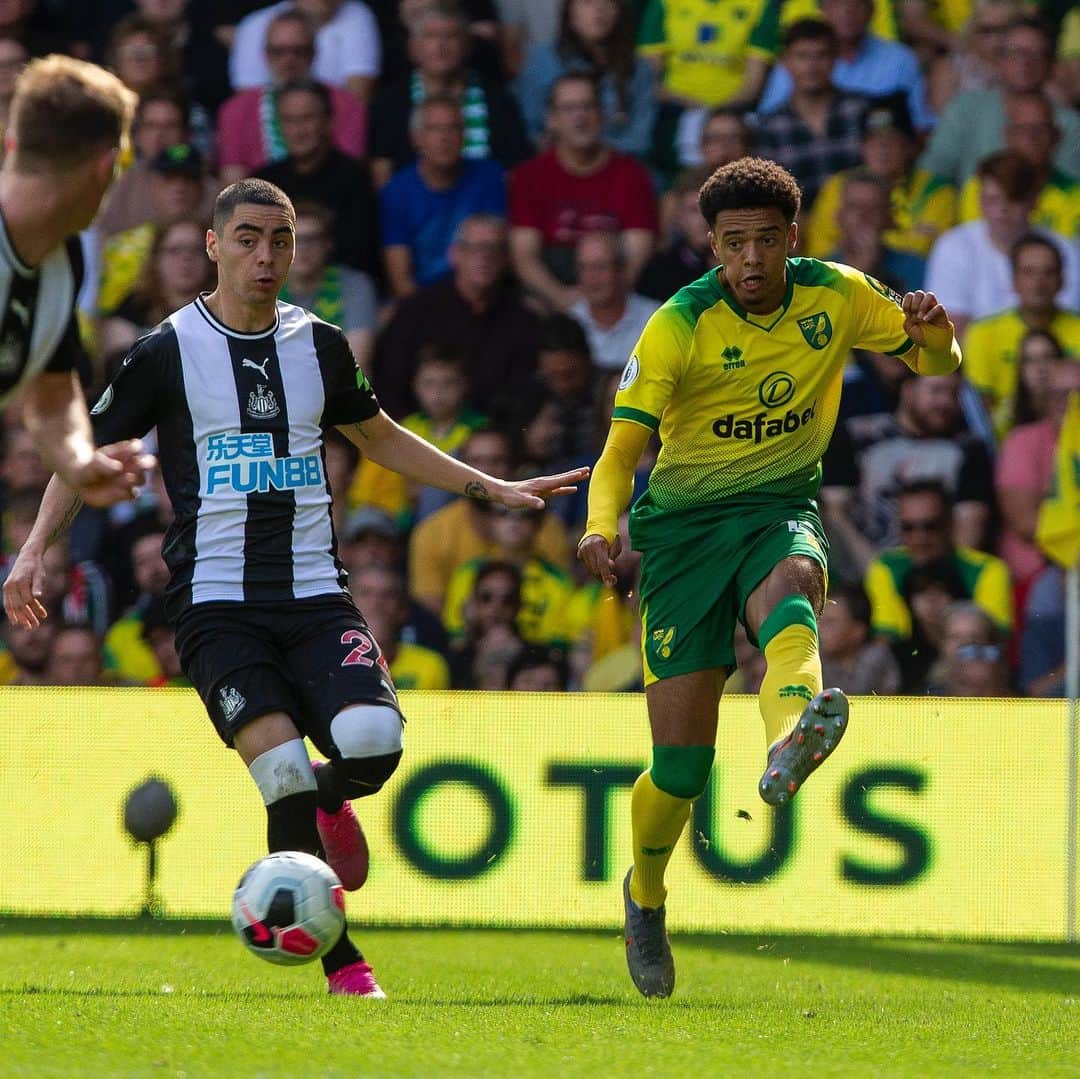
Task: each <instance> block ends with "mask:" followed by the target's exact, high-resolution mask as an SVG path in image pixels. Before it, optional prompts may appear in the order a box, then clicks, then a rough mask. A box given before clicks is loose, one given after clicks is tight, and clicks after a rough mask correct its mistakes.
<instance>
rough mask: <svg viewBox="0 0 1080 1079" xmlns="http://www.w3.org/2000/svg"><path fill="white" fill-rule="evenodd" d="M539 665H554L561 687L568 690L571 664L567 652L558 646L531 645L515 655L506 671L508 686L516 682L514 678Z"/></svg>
mask: <svg viewBox="0 0 1080 1079" xmlns="http://www.w3.org/2000/svg"><path fill="white" fill-rule="evenodd" d="M539 667H554V668H555V671H556V673H557V674H558V676H559V688H560V689H562V690H564V691H565V690H566V688H567V687H568V686H569V684H570V666H569V664H568V663H567V662H566V653H565V652H562V651H561V650H560V649H558V648H544V647H543V646H541V645H529V646H527V647H525V648H523V649H522V650H521V651H520V652H518V654H517V655H516V656H515V657H514V659H513V661H512V662H511V664H510V666H509V667H508V668H507V671H506V687H507V689H509V688H510V687H511V686H512V685H513V684H514V679H515V678H517V676H518V675H519V674H521V673H522V672H524V671H533V670H536V669H537V668H539Z"/></svg>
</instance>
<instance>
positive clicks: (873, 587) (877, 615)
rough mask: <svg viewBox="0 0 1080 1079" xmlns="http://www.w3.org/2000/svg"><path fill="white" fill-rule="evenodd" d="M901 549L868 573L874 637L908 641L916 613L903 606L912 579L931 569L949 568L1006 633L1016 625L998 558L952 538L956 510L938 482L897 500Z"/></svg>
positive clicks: (915, 486) (908, 490)
mask: <svg viewBox="0 0 1080 1079" xmlns="http://www.w3.org/2000/svg"><path fill="white" fill-rule="evenodd" d="M897 508H898V511H899V516H900V536H901V539H902V541H903V542H902V545H901V546H899V547H892V548H889V549H888V550H885V551H882V552H881V554H880V555H878V557H877V558H875V559H874V560H873V561H872V562H871V563H870V565H869V566H868V567H867V570H866V580H865V586H866V592H867V595H868V596H869V597H870V609H871V624H872V625H873V628H874V632H875V633H877V634H880V635H882V636H885V637H888V638H890V639H891V640H894V641H910V640H911V639H912V637H913V633H914V625H913V618H912V611H911V609H910V608H909V606H908V604H907V602H906V600H905V592H906V589H907V585H908V577H909V576H910V575H911V574H912V573H913V572H914V571H916V570H919V569H924V568H926V567H927V566H935V565H942V564H947V565H948V567H949V568H950V569H951V571H952V572H953V574H954V575H955V578H956V580H957V581H958V584H959V589H960V590H961V595H959V596H956V597H954V598H957V599H970V600H973V601H974V602H975V603H976V604H978V606H979V607H981V608H982V609H983V610H984V611H985V612H986V613H987V615H989V616H990V618H992V619H993V620H994V623H995V625H996V626H997V627H998V628H999V629H1000V630H1001V632H1002V633H1008V632H1009V631H1010V630H1011V629H1012V623H1013V600H1012V582H1011V580H1010V578H1009V571H1008V569H1007V568H1006V566H1005V563H1004V562H1002V561H1001V559H1000V558H995V557H994V556H993V555H989V554H986V553H984V552H983V551H977V550H975V549H974V548H971V547H958V546H956V545H955V544H954V543H953V538H952V506H951V504H950V502H949V497H948V495H947V494H946V492H945V488H944V487H943V486H942V485H941V484H940V483H937V482H935V481H929V480H928V481H923V482H919V483H912V484H909V485H908V486H907V487H905V488H904V489H903V490H902V491H901V493H900V494H899V496H898V498H897Z"/></svg>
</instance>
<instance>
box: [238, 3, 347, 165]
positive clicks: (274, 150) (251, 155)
mask: <svg viewBox="0 0 1080 1079" xmlns="http://www.w3.org/2000/svg"><path fill="white" fill-rule="evenodd" d="M264 51H265V53H266V63H267V65H268V66H269V68H270V76H271V78H272V80H273V82H272V84H271V86H269V87H262V86H255V87H251V88H250V89H247V90H241V91H240V93H238V94H234V95H233V96H232V97H230V98H229V100H228V101H226V102H225V104H224V105H222V106H221V112H220V113H219V114H218V131H217V142H218V155H219V160H220V164H221V183H222V186H227V185H228V184H231V183H234V182H235V181H236V180H240V179H242V178H243V177H245V176H250V175H252V173H254V172H255V171H256V170H257V169H261V168H262V167H263V166H264V165H268V164H270V163H271V162H275V161H281V160H283V159H284V158H286V157H288V155H289V150H288V147H287V146H286V145H285V139H284V137H283V136H282V134H281V122H280V119H279V117H278V108H277V96H278V90H279V89H280V88H281V87H283V86H285V85H287V84H288V83H290V82H293V81H295V80H297V79H310V78H311V77H312V75H311V65H312V64H313V63H314V62H315V30H314V28H313V27H312V25H311V23H310V22H309V21H308V19H307V18H305V17H304V16H303V15H302V14H301V13H300V12H299V11H297V10H296V9H295V8H293V9H286V10H285V11H283V12H281V13H280V14H279V15H275V16H274V18H273V19H271V20H270V24H269V25H268V26H267V28H266V42H265V45H264ZM327 91H328V93H329V94H330V103H331V111H332V124H333V132H332V133H333V141H334V146H335V147H337V149H339V150H340V151H341V152H342V153H344V154H349V155H350V156H351V157H363V156H364V153H365V152H366V150H367V112H366V109H365V106H364V103H363V102H362V101H361V100H360V99H359V98H358V97H357V96H356V95H355V94H352V93H350V92H349V91H348V90H346V89H344V88H342V87H340V86H328V87H327Z"/></svg>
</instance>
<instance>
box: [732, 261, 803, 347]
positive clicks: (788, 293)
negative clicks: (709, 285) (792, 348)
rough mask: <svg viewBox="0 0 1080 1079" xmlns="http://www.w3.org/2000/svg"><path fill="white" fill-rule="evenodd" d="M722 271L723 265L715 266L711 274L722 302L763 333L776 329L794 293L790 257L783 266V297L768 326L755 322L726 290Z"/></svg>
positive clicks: (793, 273) (793, 277) (793, 269)
mask: <svg viewBox="0 0 1080 1079" xmlns="http://www.w3.org/2000/svg"><path fill="white" fill-rule="evenodd" d="M723 273H724V267H723V266H722V265H721V266H717V268H716V270H715V272H714V273H713V274H712V278H713V282H714V284H715V287H716V293H717V295H718V296H719V297H720V299H722V300H723V301H724V303H726V304H727V305H728V307H730V308H731V310H732V311H734V312H735V314H736V315H738V316H739V318H741V319H742V320H743V322H747V323H749V324H750V325H751V326H756V327H757V328H758V329H759V330H764V331H765V333H771V332H772V331H773V330H774V329H776V327H777V325H778V324H779V322H780V320H781V319H782V318H783V317H784V316H785V315H786V314H787V310H788V308H789V307H790V306H791V298H792V296H794V295H795V267H794V266H792V264H791V259H788V260H787V264H786V266H785V268H784V277H785V278H786V280H787V287H786V288H785V289H784V299H783V301H782V302H781V304H780V311H779V313H778V314H777V316H776V318H775V319H773V321H772V322H771V323H769V325H768V326H763V325H762V324H761V323H760V322H755V321H754V316H751V314H750V312H748V311H747V310H746V308H744V307H743V306H742V304H740V303H739V301H738V300H736V299H735V297H734V296H733V295H732V294H731V293H730V292H728V290H727V289H726V288H725V287H724V279H723Z"/></svg>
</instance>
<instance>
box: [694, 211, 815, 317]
mask: <svg viewBox="0 0 1080 1079" xmlns="http://www.w3.org/2000/svg"><path fill="white" fill-rule="evenodd" d="M797 235H798V234H797V231H796V226H795V224H794V223H792V224H790V225H789V224H788V223H787V222H786V221H785V220H784V215H783V214H782V213H781V212H780V211H779V210H778V209H776V207H774V206H769V207H763V208H760V209H754V210H722V211H721V212H720V213H718V214H717V215H716V220H715V221H714V222H713V227H712V231H711V232H710V235H709V239H710V242H711V244H712V249H713V254H714V255H715V256H716V258H717V260H718V261H719V262H720V263H722V265H723V274H724V282H725V284H726V285H727V287H728V289H729V290H730V291H731V293H732V295H734V297H735V299H736V300H737V301H738V302H739V303H740V304H741V305H742V306H743V307H745V308H746V310H747V311H752V312H755V313H758V314H766V313H768V312H769V311H775V310H776V308H778V307H779V306H780V304H781V302H782V301H783V298H784V290H785V288H786V285H787V280H786V276H785V274H786V264H787V257H788V254H789V253H790V252H791V249H792V248H793V247H794V246H795V240H796V237H797Z"/></svg>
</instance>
